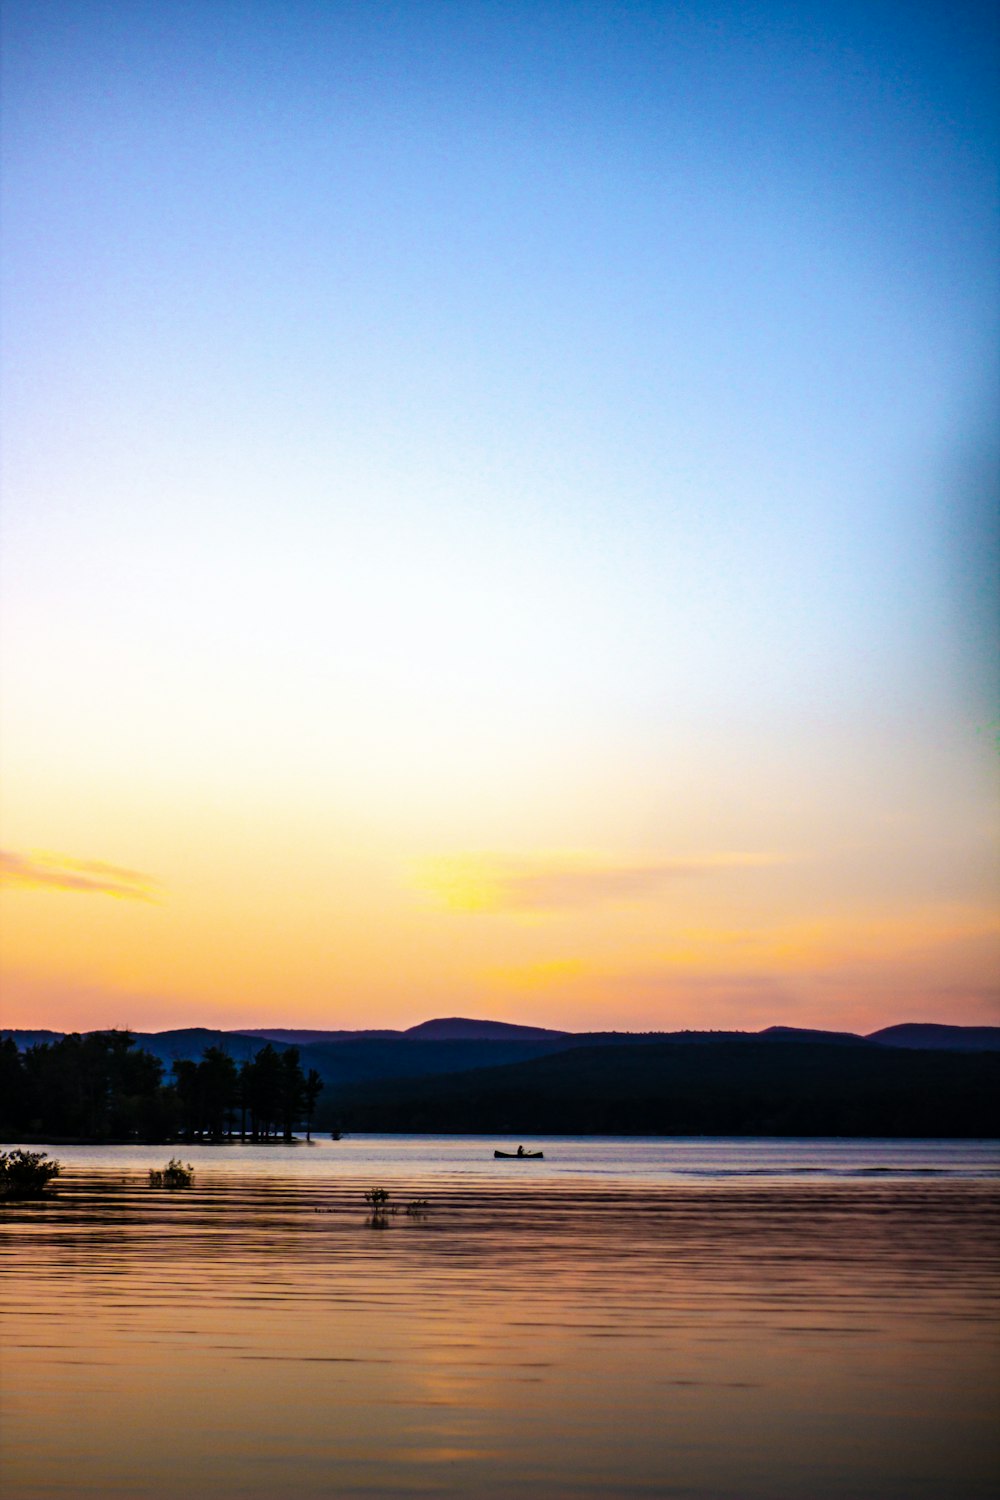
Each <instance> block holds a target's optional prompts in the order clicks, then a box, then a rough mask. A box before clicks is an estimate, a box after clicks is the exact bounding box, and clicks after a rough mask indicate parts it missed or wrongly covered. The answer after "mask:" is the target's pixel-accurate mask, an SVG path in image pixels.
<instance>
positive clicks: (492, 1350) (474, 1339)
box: [0, 1136, 1000, 1500]
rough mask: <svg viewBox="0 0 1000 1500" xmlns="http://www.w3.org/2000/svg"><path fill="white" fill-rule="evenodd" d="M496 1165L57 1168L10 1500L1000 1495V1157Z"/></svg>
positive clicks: (557, 1155)
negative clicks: (373, 1203) (374, 1201)
mask: <svg viewBox="0 0 1000 1500" xmlns="http://www.w3.org/2000/svg"><path fill="white" fill-rule="evenodd" d="M497 1144H499V1145H501V1146H504V1147H505V1148H509V1149H512V1148H514V1147H516V1145H517V1144H518V1142H517V1141H516V1140H515V1141H503V1142H495V1141H493V1140H492V1139H491V1140H489V1141H486V1140H483V1139H481V1138H475V1137H426V1136H425V1137H398V1136H396V1137H389V1136H383V1137H378V1136H362V1137H352V1138H350V1139H346V1140H343V1141H339V1142H332V1141H329V1140H321V1141H317V1142H316V1143H315V1144H314V1145H312V1146H306V1145H304V1144H303V1145H298V1146H294V1147H283V1146H273V1147H258V1148H254V1147H249V1146H245V1147H241V1146H239V1145H233V1146H219V1147H192V1148H190V1149H189V1150H187V1151H185V1152H183V1153H182V1154H183V1155H184V1156H185V1158H186V1159H189V1160H191V1161H192V1162H193V1163H194V1166H195V1170H196V1175H195V1181H194V1185H193V1186H192V1187H191V1188H190V1189H187V1190H181V1191H176V1192H170V1191H166V1190H157V1189H151V1188H149V1186H148V1185H147V1176H146V1174H147V1170H148V1168H149V1167H150V1166H162V1165H163V1164H164V1163H165V1161H166V1159H167V1157H168V1156H169V1155H170V1150H169V1149H167V1148H162V1147H160V1148H149V1147H125V1148H122V1147H52V1148H50V1154H51V1155H53V1156H56V1157H58V1158H59V1160H61V1161H62V1162H63V1164H64V1176H63V1177H62V1178H61V1179H60V1181H59V1184H58V1192H57V1193H56V1195H55V1196H53V1197H52V1199H51V1200H49V1201H46V1202H42V1203H27V1204H21V1205H7V1206H6V1207H4V1208H3V1210H2V1211H0V1256H2V1270H3V1278H2V1303H0V1311H2V1317H3V1366H2V1373H3V1380H2V1418H3V1425H2V1433H3V1457H2V1468H0V1489H2V1493H3V1495H4V1497H5V1500H42V1497H44V1500H70V1497H73V1500H76V1497H89V1496H93V1497H98V1496H100V1497H106V1496H116V1497H136V1500H140V1497H141V1500H166V1497H174V1496H177V1497H180V1496H182V1495H184V1496H186V1495H198V1496H202V1497H209V1500H216V1497H219V1500H221V1497H226V1500H236V1497H261V1500H264V1497H266V1500H286V1497H287V1500H314V1497H315V1500H318V1497H321V1496H322V1497H324V1500H340V1497H344V1500H348V1497H353V1496H415V1497H416V1496H420V1497H433V1496H476V1497H479V1496H483V1497H501V1496H514V1497H542V1500H556V1497H559V1500H569V1497H575V1496H595V1495H606V1496H615V1497H618V1496H621V1497H627V1496H646V1497H650V1496H670V1497H676V1500H825V1497H839V1500H866V1497H871V1500H876V1497H878V1500H995V1497H996V1495H997V1493H998V1486H1000V1443H998V1439H997V1434H996V1422H995V1417H996V1412H997V1411H998V1410H1000V1340H998V1317H997V1314H998V1305H997V1304H998V1280H997V1270H998V1260H1000V1257H998V1251H1000V1208H998V1196H997V1186H998V1180H1000V1146H998V1143H996V1142H978V1141H958V1142H956V1141H786V1140H781V1141H777V1140H767V1141H748V1140H740V1141H712V1140H660V1139H657V1140H635V1139H629V1140H610V1139H606V1138H603V1139H596V1140H595V1139H585V1138H573V1139H569V1138H562V1139H546V1140H545V1141H533V1140H528V1139H525V1140H524V1142H523V1144H524V1145H525V1147H526V1149H543V1150H544V1152H545V1158H544V1160H543V1161H537V1162H536V1161H530V1162H509V1161H494V1160H493V1159H492V1151H493V1147H494V1145H497ZM374 1186H381V1187H384V1188H385V1189H386V1190H387V1191H388V1192H389V1194H390V1198H389V1205H388V1206H389V1208H390V1209H392V1208H397V1209H398V1212H396V1213H394V1214H393V1213H387V1214H385V1215H384V1216H379V1217H376V1218H375V1219H374V1220H373V1218H372V1215H371V1212H370V1209H369V1208H368V1206H367V1205H366V1204H365V1202H364V1199H363V1193H364V1191H365V1190H367V1189H370V1188H371V1187H374ZM419 1200H426V1208H418V1209H417V1211H415V1212H410V1213H408V1212H407V1211H406V1210H407V1206H408V1205H412V1204H414V1203H415V1202H419Z"/></svg>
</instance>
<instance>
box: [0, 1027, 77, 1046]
mask: <svg viewBox="0 0 1000 1500" xmlns="http://www.w3.org/2000/svg"><path fill="white" fill-rule="evenodd" d="M65 1035H66V1033H65V1032H64V1031H15V1030H12V1029H11V1028H10V1027H9V1026H4V1027H3V1028H0V1041H6V1040H7V1038H8V1037H13V1039H14V1045H15V1046H16V1047H17V1049H18V1051H19V1052H23V1051H24V1050H25V1048H26V1047H40V1046H43V1045H44V1044H45V1043H46V1042H58V1041H59V1040H60V1039H61V1038H62V1037H64V1036H65Z"/></svg>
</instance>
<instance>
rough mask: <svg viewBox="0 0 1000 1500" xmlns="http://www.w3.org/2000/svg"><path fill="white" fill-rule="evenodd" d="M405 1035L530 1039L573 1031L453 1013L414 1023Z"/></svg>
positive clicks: (453, 1039)
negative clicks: (471, 1017) (481, 1019)
mask: <svg viewBox="0 0 1000 1500" xmlns="http://www.w3.org/2000/svg"><path fill="white" fill-rule="evenodd" d="M403 1035H404V1036H407V1037H409V1038H410V1039H411V1040H412V1041H419V1042H469V1041H478V1042H491V1041H498V1042H512V1041H522V1042H529V1041H533V1040H535V1039H536V1038H537V1039H541V1038H543V1037H562V1036H568V1035H572V1033H568V1032H565V1031H552V1030H550V1029H549V1028H548V1027H546V1026H515V1025H512V1024H511V1023H510V1022H509V1021H470V1020H467V1019H466V1018H465V1017H464V1016H449V1017H448V1018H447V1019H445V1020H440V1021H421V1022H420V1025H419V1026H410V1027H409V1028H408V1029H407V1030H406V1031H405V1032H404V1033H403Z"/></svg>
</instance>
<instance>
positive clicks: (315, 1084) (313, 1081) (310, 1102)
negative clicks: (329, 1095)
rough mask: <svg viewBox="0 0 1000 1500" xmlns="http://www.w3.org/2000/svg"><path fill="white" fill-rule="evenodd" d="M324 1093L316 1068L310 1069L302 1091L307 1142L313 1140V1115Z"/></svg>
mask: <svg viewBox="0 0 1000 1500" xmlns="http://www.w3.org/2000/svg"><path fill="white" fill-rule="evenodd" d="M322 1092H323V1080H322V1078H321V1077H320V1076H319V1074H318V1073H317V1072H316V1069H315V1068H310V1069H309V1072H308V1073H307V1074H306V1081H305V1084H304V1086H303V1089H302V1100H303V1103H302V1112H303V1114H304V1115H305V1121H306V1140H307V1141H309V1140H312V1122H313V1115H314V1114H315V1112H316V1100H317V1099H318V1098H319V1096H320V1094H321V1093H322Z"/></svg>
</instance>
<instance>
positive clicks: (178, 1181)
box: [149, 1156, 194, 1188]
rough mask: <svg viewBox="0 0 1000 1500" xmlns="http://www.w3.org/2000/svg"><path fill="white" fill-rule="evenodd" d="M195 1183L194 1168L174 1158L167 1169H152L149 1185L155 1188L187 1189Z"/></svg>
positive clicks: (188, 1163) (168, 1163) (150, 1170)
mask: <svg viewBox="0 0 1000 1500" xmlns="http://www.w3.org/2000/svg"><path fill="white" fill-rule="evenodd" d="M193 1181H194V1167H193V1166H192V1165H191V1163H190V1162H186V1163H185V1162H182V1161H181V1159H180V1157H178V1156H172V1157H171V1158H170V1160H169V1161H168V1162H167V1165H166V1166H165V1167H150V1169H149V1185H150V1187H154V1188H159V1187H162V1188H186V1187H190V1186H191V1184H192V1182H193Z"/></svg>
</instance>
